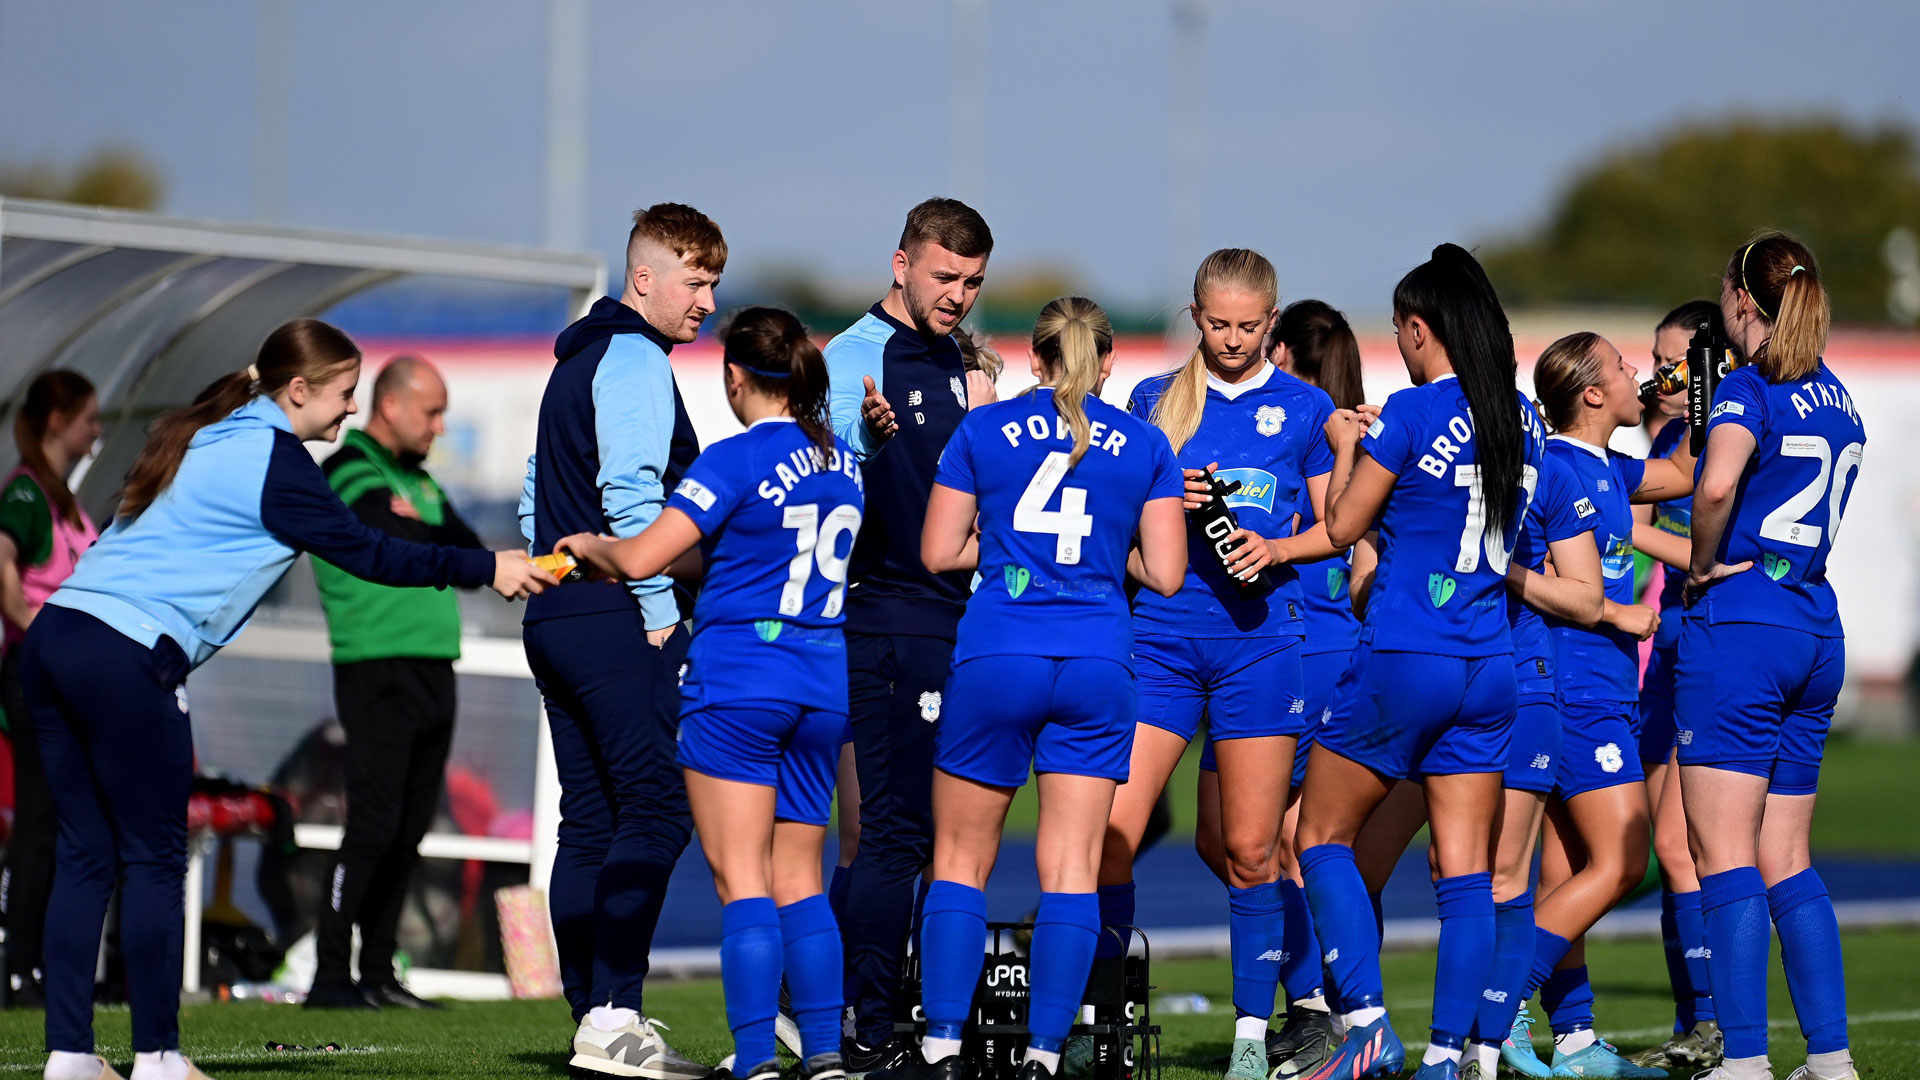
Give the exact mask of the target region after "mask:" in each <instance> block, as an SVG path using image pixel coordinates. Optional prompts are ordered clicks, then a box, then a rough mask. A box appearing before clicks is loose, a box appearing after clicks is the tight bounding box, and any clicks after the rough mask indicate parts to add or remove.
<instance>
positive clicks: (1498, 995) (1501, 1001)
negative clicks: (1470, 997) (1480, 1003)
mask: <svg viewBox="0 0 1920 1080" xmlns="http://www.w3.org/2000/svg"><path fill="white" fill-rule="evenodd" d="M1480 996H1481V997H1483V998H1486V999H1487V1000H1488V1001H1491V1002H1493V1003H1494V1004H1496V1005H1505V1004H1506V1003H1507V992H1506V991H1505V990H1482V991H1480Z"/></svg>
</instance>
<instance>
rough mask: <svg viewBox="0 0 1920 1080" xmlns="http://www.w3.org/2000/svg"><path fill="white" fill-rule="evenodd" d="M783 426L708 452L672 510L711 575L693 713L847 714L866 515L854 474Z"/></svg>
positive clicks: (696, 634)
mask: <svg viewBox="0 0 1920 1080" xmlns="http://www.w3.org/2000/svg"><path fill="white" fill-rule="evenodd" d="M833 442H834V446H833V452H832V453H830V454H822V453H821V452H820V450H819V448H818V447H816V446H814V445H813V443H812V441H811V440H809V439H808V438H807V435H806V433H805V432H804V431H802V430H800V426H799V425H798V424H796V423H794V422H793V421H792V420H789V419H786V418H784V417H774V418H768V419H764V420H760V421H757V422H756V423H754V425H753V426H752V427H749V428H748V429H747V430H746V431H743V432H741V433H740V434H738V435H735V436H733V437H732V438H730V439H723V440H721V441H720V442H717V443H715V444H713V445H712V446H710V447H708V448H707V450H706V452H705V453H703V454H701V455H700V457H699V458H698V459H697V460H695V461H694V463H693V464H692V465H691V466H689V467H688V469H687V473H686V476H685V477H684V478H683V479H682V480H681V481H680V486H678V487H676V488H675V489H674V491H673V495H672V496H671V497H669V499H668V500H667V505H668V506H670V507H672V508H673V509H676V510H679V511H680V512H681V513H683V514H686V515H687V516H688V517H689V518H692V519H693V523H694V524H695V525H697V526H699V528H700V534H701V536H702V537H703V540H702V547H703V548H704V549H705V552H706V573H705V575H704V578H703V580H702V583H701V587H700V598H699V600H698V601H696V602H695V604H694V608H693V641H692V643H691V644H690V645H689V646H688V649H687V678H686V684H685V686H684V688H683V689H684V694H685V697H686V704H687V707H688V708H697V707H699V706H701V705H711V704H714V703H716V702H727V701H773V702H781V703H788V704H794V705H801V706H804V707H807V708H812V709H821V710H825V711H829V712H845V711H847V651H846V642H845V639H844V638H843V637H842V635H841V627H842V625H843V624H844V623H845V622H846V616H845V615H843V614H842V608H843V607H844V606H845V602H846V591H847V562H848V560H849V559H850V558H851V557H852V554H853V543H854V540H855V538H856V537H857V536H858V534H859V532H860V516H861V513H862V511H863V510H864V507H865V498H864V495H863V494H862V488H861V484H862V481H861V479H860V466H859V463H858V462H857V461H856V460H855V458H854V456H853V452H852V451H851V450H850V449H849V448H848V446H847V444H846V443H845V442H843V441H841V440H840V439H838V438H836V439H834V441H833Z"/></svg>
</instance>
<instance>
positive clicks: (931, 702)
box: [920, 690, 940, 724]
mask: <svg viewBox="0 0 1920 1080" xmlns="http://www.w3.org/2000/svg"><path fill="white" fill-rule="evenodd" d="M920 719H922V720H925V721H926V722H927V723H929V724H931V723H933V722H934V721H935V720H938V719H940V691H938V690H929V691H927V692H926V693H924V694H921V695H920Z"/></svg>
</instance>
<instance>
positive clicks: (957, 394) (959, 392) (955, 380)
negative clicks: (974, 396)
mask: <svg viewBox="0 0 1920 1080" xmlns="http://www.w3.org/2000/svg"><path fill="white" fill-rule="evenodd" d="M947 389H949V390H951V391H953V400H955V401H957V402H959V403H960V407H961V408H963V409H964V408H966V407H967V384H966V383H965V382H964V381H962V380H961V378H960V376H958V375H954V376H952V377H950V378H949V379H947Z"/></svg>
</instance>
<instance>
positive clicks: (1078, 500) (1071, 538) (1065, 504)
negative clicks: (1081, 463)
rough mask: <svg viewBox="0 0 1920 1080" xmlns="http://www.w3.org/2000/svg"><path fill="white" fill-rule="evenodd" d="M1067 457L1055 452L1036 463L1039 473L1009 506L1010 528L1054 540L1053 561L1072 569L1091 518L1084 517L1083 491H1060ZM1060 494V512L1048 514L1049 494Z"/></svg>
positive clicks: (1073, 489) (1086, 535) (1084, 495)
mask: <svg viewBox="0 0 1920 1080" xmlns="http://www.w3.org/2000/svg"><path fill="white" fill-rule="evenodd" d="M1069 460H1070V457H1069V455H1068V454H1067V453H1066V451H1064V450H1055V451H1054V452H1053V453H1051V454H1048V455H1047V459H1046V460H1045V461H1043V462H1041V463H1040V469H1039V471H1038V472H1035V473H1034V474H1033V479H1032V480H1029V481H1027V490H1025V491H1023V492H1021V493H1020V501H1019V502H1017V503H1015V504H1014V506H1013V527H1014V528H1015V529H1017V530H1019V531H1020V532H1029V533H1052V534H1053V535H1054V537H1056V543H1055V544H1054V548H1053V561H1054V562H1057V563H1060V564H1062V565H1065V566H1072V565H1073V564H1075V563H1077V562H1079V561H1080V542H1081V541H1082V540H1085V539H1086V538H1087V537H1089V536H1092V535H1093V516H1092V515H1091V514H1088V513H1087V489H1086V488H1077V487H1061V486H1060V481H1062V480H1064V479H1066V476H1067V470H1068V469H1069V468H1071V467H1072V466H1071V465H1070V464H1069ZM1055 491H1058V492H1060V509H1058V510H1049V509H1047V508H1046V507H1047V504H1048V503H1050V502H1052V501H1053V493H1054V492H1055Z"/></svg>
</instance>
